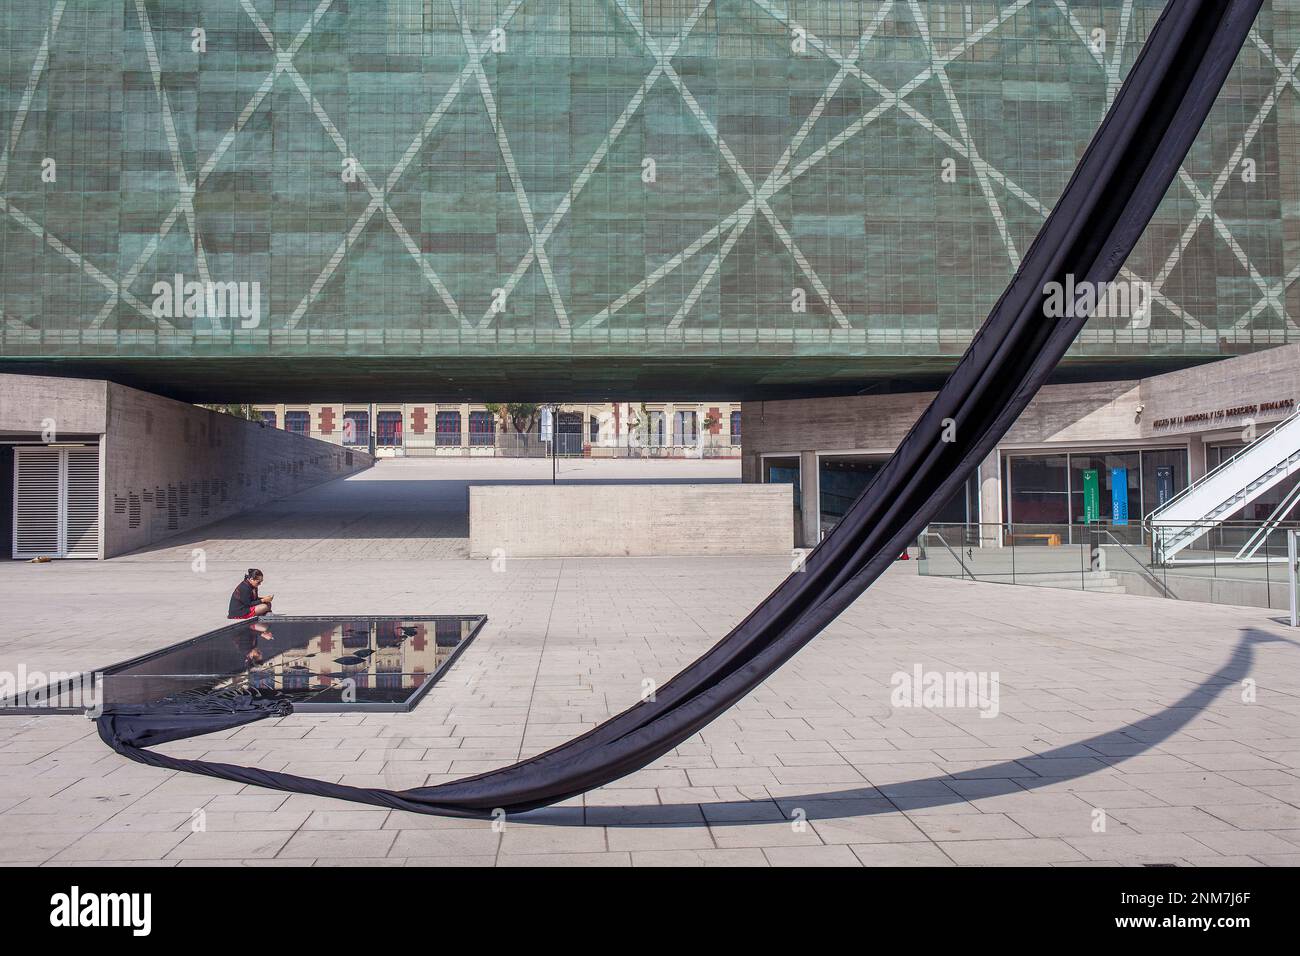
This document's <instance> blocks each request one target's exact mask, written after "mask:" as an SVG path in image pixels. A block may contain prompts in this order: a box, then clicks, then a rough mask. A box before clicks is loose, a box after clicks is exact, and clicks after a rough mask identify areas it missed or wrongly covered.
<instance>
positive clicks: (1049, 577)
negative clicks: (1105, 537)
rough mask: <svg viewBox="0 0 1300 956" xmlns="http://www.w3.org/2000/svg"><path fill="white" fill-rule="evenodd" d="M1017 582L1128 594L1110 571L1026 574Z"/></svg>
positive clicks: (1091, 591) (1102, 592)
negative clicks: (1080, 587) (1081, 587)
mask: <svg viewBox="0 0 1300 956" xmlns="http://www.w3.org/2000/svg"><path fill="white" fill-rule="evenodd" d="M1016 583H1017V584H1024V585H1028V586H1029V587H1034V588H1065V589H1066V590H1070V591H1077V590H1079V586H1080V584H1082V585H1083V590H1085V591H1087V592H1088V593H1090V594H1127V593H1128V591H1127V590H1126V589H1125V588H1124V585H1122V584H1120V583H1119V581H1117V580H1116V579H1115V576H1114V575H1113V574H1111V573H1110V572H1109V571H1053V572H1051V573H1050V574H1026V575H1024V576H1023V577H1018V578H1017V580H1016Z"/></svg>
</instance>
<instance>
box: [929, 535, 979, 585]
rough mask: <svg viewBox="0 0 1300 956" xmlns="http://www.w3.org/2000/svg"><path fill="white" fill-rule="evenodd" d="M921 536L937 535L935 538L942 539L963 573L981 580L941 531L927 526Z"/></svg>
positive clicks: (973, 578)
mask: <svg viewBox="0 0 1300 956" xmlns="http://www.w3.org/2000/svg"><path fill="white" fill-rule="evenodd" d="M921 537H922V538H926V537H935V538H938V539H939V541H940V543H941V544H942V545H943V546H944V548H945V549H946V550H947V552H948V553H949V554H951V555H952V558H953V560H954V561H956V562H957V565H958V567H960V568H961V570H962V573H963V574H967V575H970V579H971V580H972V581H978V580H979V578H977V577H975V572H974V571H972V570H971V569H970V568H968V567H966V562H965V561H963V560H962V559H961V555H959V554H958V553H957V552H956V551H954V550H953V549H952V545H950V544H949V543H948V539H947V538H945V537H944V536H943V535H941V534H940V533H939V532H937V531H931V530H930V528H929V526H927V527H926V529H925V530H924V531H922V532H921Z"/></svg>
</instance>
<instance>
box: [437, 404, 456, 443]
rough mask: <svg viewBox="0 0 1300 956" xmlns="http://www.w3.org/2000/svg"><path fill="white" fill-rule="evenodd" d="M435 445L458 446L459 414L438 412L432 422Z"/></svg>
mask: <svg viewBox="0 0 1300 956" xmlns="http://www.w3.org/2000/svg"><path fill="white" fill-rule="evenodd" d="M433 443H434V444H435V445H459V444H460V412H439V413H438V417H437V418H436V419H435V420H434V432H433Z"/></svg>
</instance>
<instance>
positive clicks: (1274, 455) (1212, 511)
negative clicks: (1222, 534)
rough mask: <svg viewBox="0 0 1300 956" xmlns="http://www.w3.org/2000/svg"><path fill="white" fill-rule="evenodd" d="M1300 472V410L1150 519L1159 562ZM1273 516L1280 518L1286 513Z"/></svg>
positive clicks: (1148, 520) (1172, 555)
mask: <svg viewBox="0 0 1300 956" xmlns="http://www.w3.org/2000/svg"><path fill="white" fill-rule="evenodd" d="M1297 473H1300V412H1297V413H1296V414H1294V415H1292V416H1291V417H1290V418H1287V419H1285V420H1284V421H1283V422H1282V423H1281V424H1279V425H1278V426H1277V427H1276V428H1274V429H1273V430H1272V431H1270V432H1268V433H1267V434H1265V435H1262V436H1261V437H1259V438H1257V439H1256V440H1255V441H1254V442H1252V443H1251V444H1249V445H1247V446H1246V447H1245V448H1243V449H1242V450H1241V451H1239V452H1238V453H1237V454H1236V455H1234V456H1233V457H1231V458H1229V459H1228V460H1227V461H1225V462H1224V463H1223V464H1221V465H1220V466H1219V467H1218V468H1215V469H1214V470H1213V471H1211V472H1209V473H1208V474H1206V475H1205V476H1204V477H1202V478H1199V479H1197V480H1196V481H1194V482H1192V483H1191V484H1190V485H1188V486H1187V488H1186V489H1184V490H1183V491H1182V492H1180V493H1179V494H1177V495H1175V496H1174V497H1173V498H1171V499H1170V500H1169V501H1168V502H1166V503H1165V504H1164V505H1163V506H1162V507H1160V508H1157V509H1156V510H1155V511H1153V512H1152V513H1151V514H1150V515H1148V516H1147V519H1146V525H1147V527H1148V528H1149V529H1150V530H1151V532H1152V536H1153V552H1154V556H1155V562H1156V563H1157V564H1165V563H1168V562H1169V561H1171V560H1172V559H1173V558H1174V556H1175V555H1177V554H1178V552H1179V551H1182V550H1183V549H1184V548H1186V547H1187V546H1188V545H1190V544H1191V543H1192V542H1193V541H1195V540H1196V539H1198V538H1200V537H1202V536H1203V535H1204V534H1205V533H1206V531H1208V530H1210V529H1211V528H1213V527H1216V526H1217V525H1219V524H1221V523H1222V522H1224V521H1225V520H1227V519H1228V518H1229V517H1230V516H1232V515H1233V514H1235V513H1236V512H1238V511H1240V510H1241V509H1242V508H1244V507H1245V506H1246V505H1248V504H1250V503H1251V502H1252V501H1254V500H1255V499H1256V498H1258V497H1259V496H1260V495H1262V494H1264V493H1265V492H1266V491H1268V490H1269V489H1270V488H1272V487H1274V486H1275V485H1277V484H1278V483H1279V482H1281V481H1283V480H1285V479H1287V478H1289V477H1290V476H1292V475H1295V474H1297ZM1275 517H1277V518H1278V519H1279V520H1280V518H1281V517H1284V515H1282V516H1275ZM1270 520H1273V519H1270Z"/></svg>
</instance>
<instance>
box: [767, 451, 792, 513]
mask: <svg viewBox="0 0 1300 956" xmlns="http://www.w3.org/2000/svg"><path fill="white" fill-rule="evenodd" d="M763 484H765V485H794V510H795V513H796V514H797V513H798V511H799V507H800V503H799V459H798V457H791V458H764V459H763ZM795 527H796V528H797V527H799V523H798V521H797V520H796V521H795Z"/></svg>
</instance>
